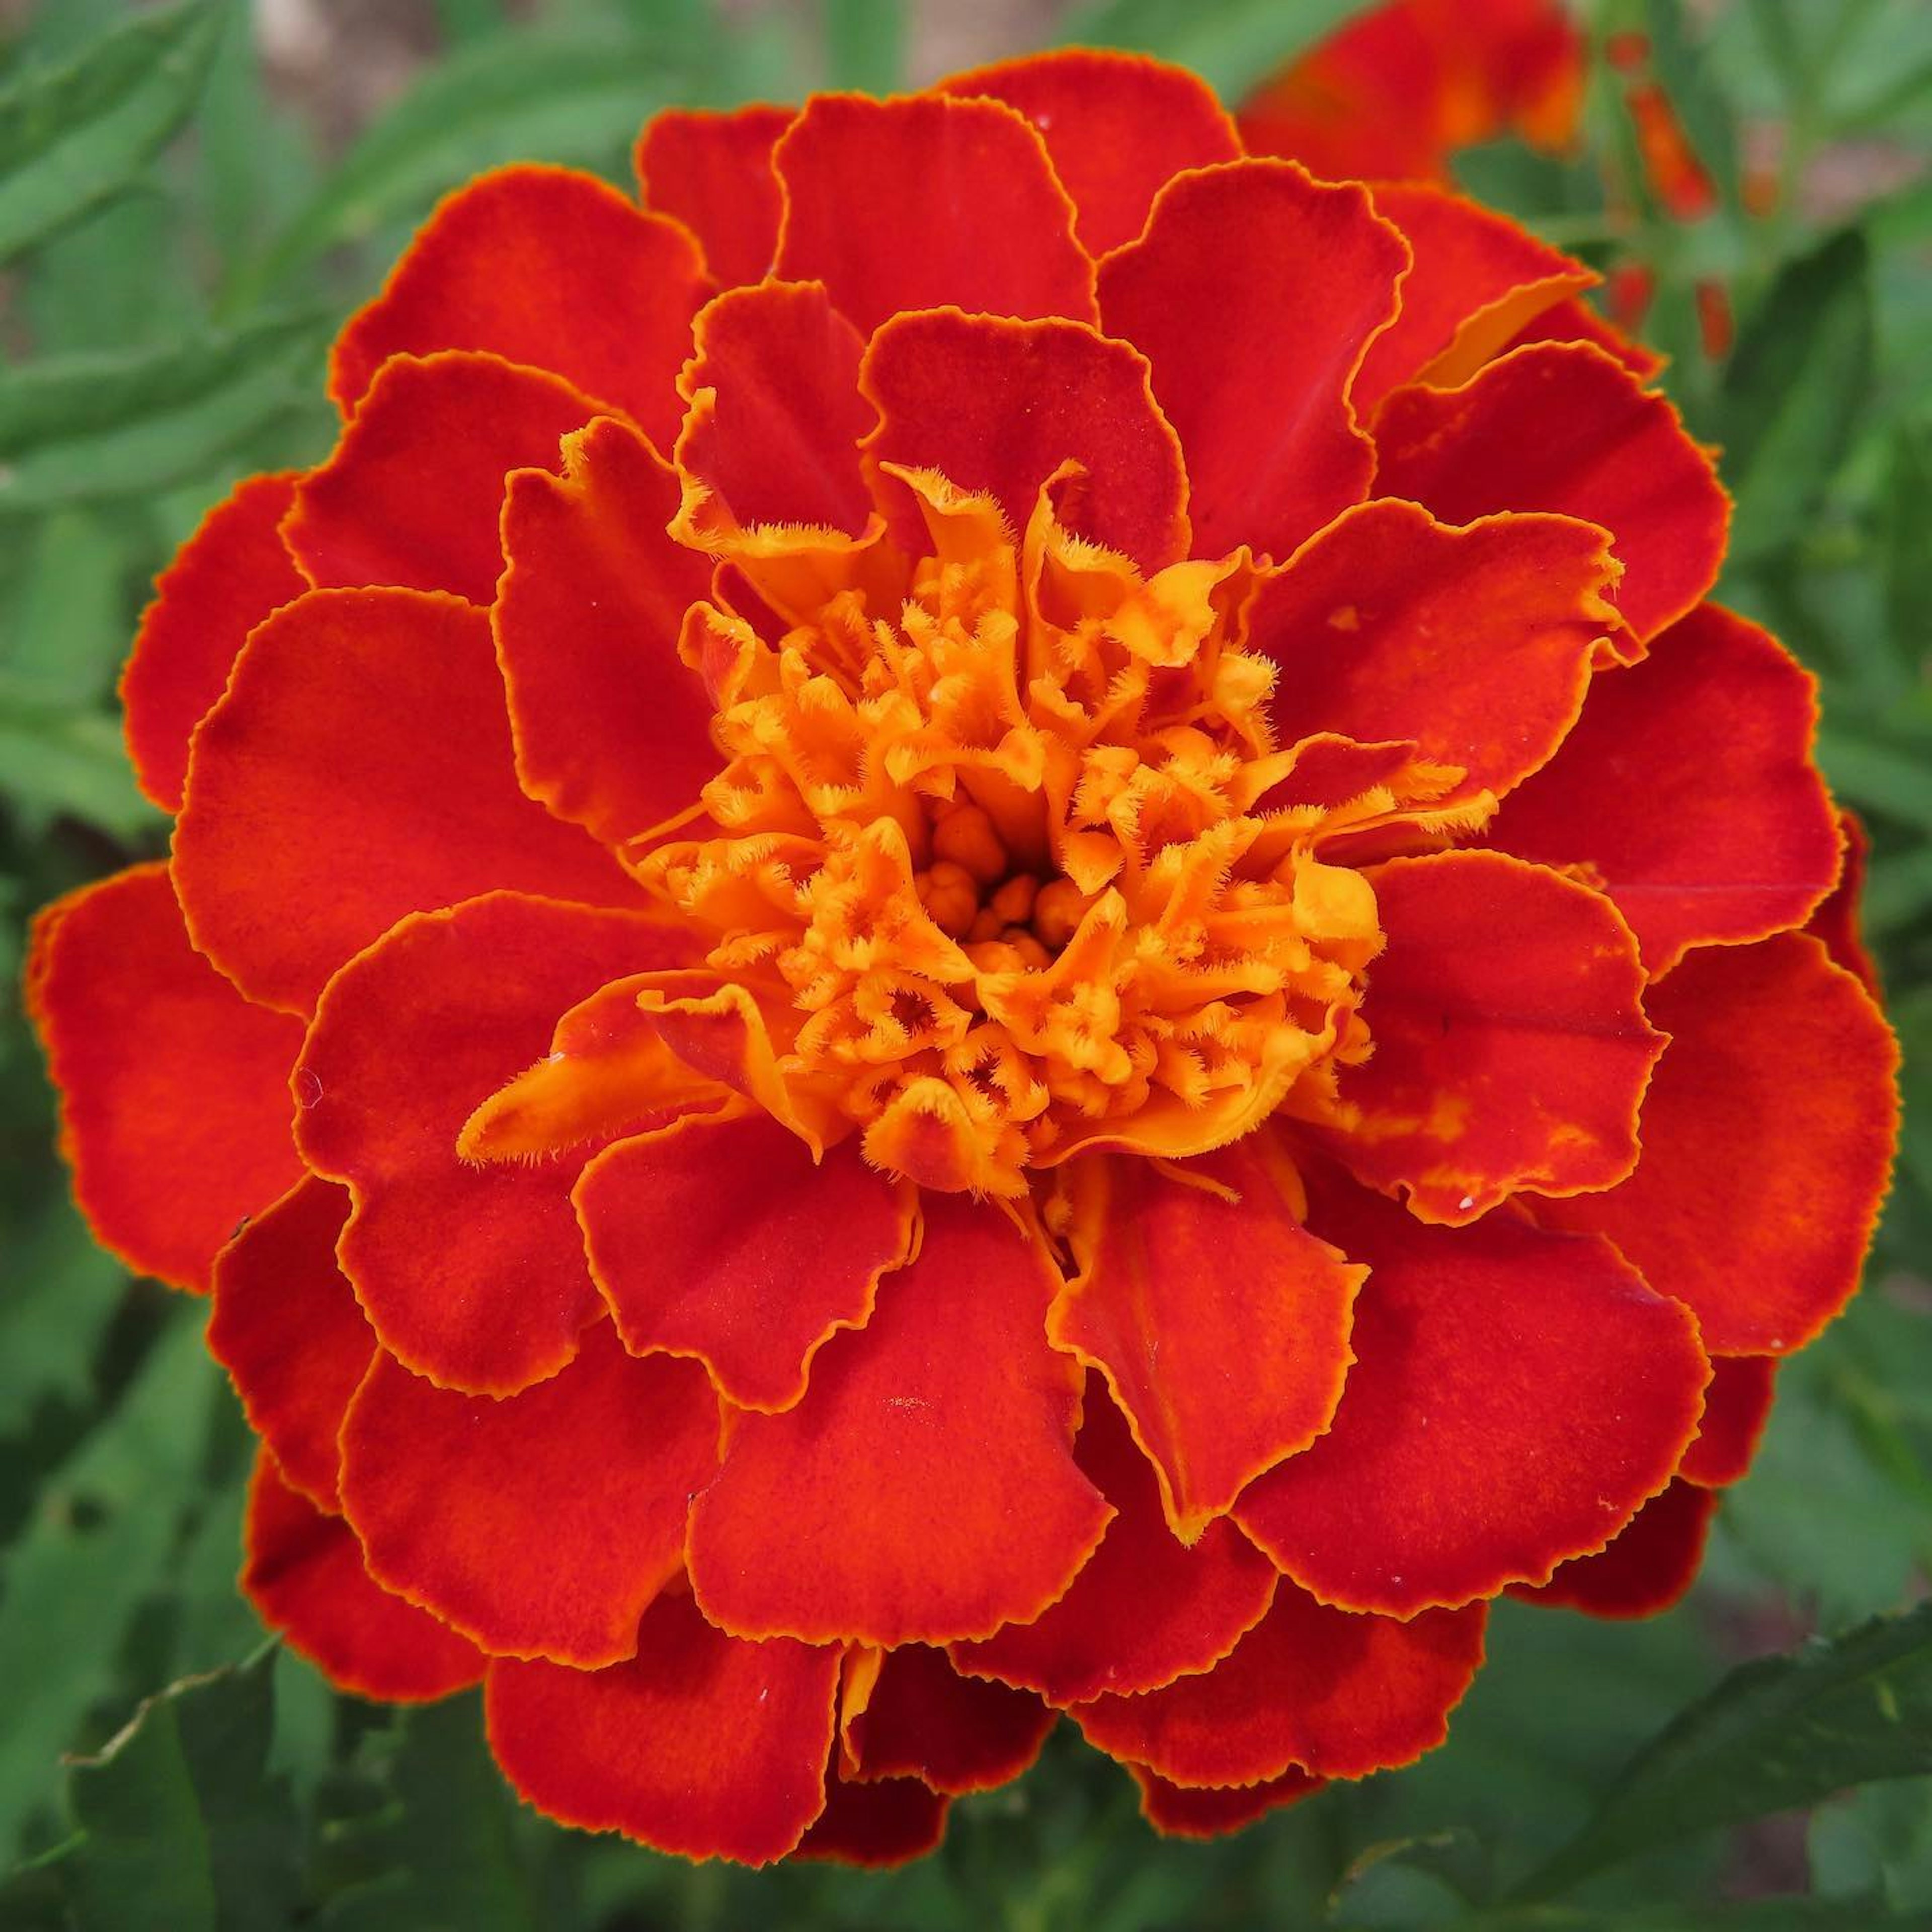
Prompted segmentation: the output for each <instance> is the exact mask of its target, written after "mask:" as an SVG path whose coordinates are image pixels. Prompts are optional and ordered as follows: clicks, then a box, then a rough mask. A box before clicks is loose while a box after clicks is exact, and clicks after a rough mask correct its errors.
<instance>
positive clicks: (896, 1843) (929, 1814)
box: [792, 1771, 953, 1870]
mask: <svg viewBox="0 0 1932 1932" xmlns="http://www.w3.org/2000/svg"><path fill="white" fill-rule="evenodd" d="M952 1806H953V1801H952V1799H950V1798H945V1797H942V1796H941V1795H940V1793H938V1792H936V1791H935V1790H933V1789H932V1787H931V1786H930V1785H929V1784H921V1783H920V1782H919V1780H918V1779H917V1778H880V1780H879V1781H878V1782H877V1784H853V1783H851V1782H850V1781H849V1780H847V1779H846V1778H840V1777H839V1776H838V1775H836V1773H835V1772H830V1771H828V1772H826V1778H825V1809H824V1810H823V1811H821V1812H820V1814H818V1816H817V1818H815V1819H814V1820H813V1821H812V1826H811V1830H810V1831H808V1832H806V1833H805V1836H804V1837H803V1838H802V1839H800V1840H799V1844H798V1849H796V1851H795V1852H793V1854H792V1855H793V1857H794V1858H823V1859H824V1860H826V1861H827V1862H828V1863H829V1864H841V1865H861V1866H864V1867H868V1868H869V1869H871V1870H885V1869H886V1868H888V1867H891V1866H893V1865H903V1864H910V1863H911V1861H913V1859H914V1858H924V1857H925V1856H926V1853H927V1852H932V1851H936V1850H938V1848H939V1843H940V1841H941V1839H942V1838H944V1837H945V1836H946V1814H947V1812H948V1811H950V1810H951V1809H952Z"/></svg>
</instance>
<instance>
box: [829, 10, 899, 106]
mask: <svg viewBox="0 0 1932 1932" xmlns="http://www.w3.org/2000/svg"><path fill="white" fill-rule="evenodd" d="M823 7H824V10H825V50H826V67H827V69H828V73H827V79H828V80H829V81H830V83H831V84H832V86H834V87H850V88H856V89H860V90H862V92H865V93H868V94H890V93H892V92H895V90H896V89H898V88H900V87H902V86H904V84H905V28H906V17H905V10H904V7H901V5H900V4H899V0H823Z"/></svg>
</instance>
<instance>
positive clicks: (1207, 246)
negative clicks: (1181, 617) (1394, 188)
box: [1100, 161, 1409, 556]
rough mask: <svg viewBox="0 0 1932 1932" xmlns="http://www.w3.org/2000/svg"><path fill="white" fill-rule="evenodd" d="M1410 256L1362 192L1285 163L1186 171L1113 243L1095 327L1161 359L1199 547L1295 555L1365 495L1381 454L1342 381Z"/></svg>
mask: <svg viewBox="0 0 1932 1932" xmlns="http://www.w3.org/2000/svg"><path fill="white" fill-rule="evenodd" d="M1408 263H1409V249H1408V247H1407V245H1406V244H1405V243H1404V242H1403V239H1402V237H1401V236H1400V233H1398V232H1397V230H1396V229H1394V227H1393V226H1391V224H1390V223H1388V222H1386V221H1384V220H1382V219H1381V217H1379V216H1378V215H1377V214H1376V212H1375V211H1374V208H1373V205H1372V204H1371V203H1370V200H1369V197H1368V195H1367V192H1366V191H1365V190H1364V189H1362V188H1361V187H1356V186H1353V185H1351V186H1348V187H1324V186H1322V185H1319V184H1317V183H1316V182H1315V181H1312V180H1310V178H1309V177H1308V176H1307V175H1306V174H1305V173H1304V172H1303V171H1302V170H1301V169H1300V168H1298V167H1297V166H1295V164H1294V163H1292V162H1289V161H1235V162H1231V163H1229V164H1227V165H1226V166H1222V167H1214V168H1203V169H1198V170H1197V171H1196V172H1193V173H1190V174H1185V175H1181V176H1179V177H1178V178H1176V179H1175V181H1172V182H1170V183H1169V185H1168V186H1167V187H1166V188H1164V189H1163V190H1162V191H1161V193H1160V196H1159V198H1158V199H1157V200H1156V201H1155V202H1154V212H1153V214H1151V216H1150V217H1149V218H1148V226H1147V232H1146V233H1145V234H1144V235H1143V236H1142V237H1141V239H1139V241H1137V242H1130V244H1129V245H1127V247H1126V248H1122V249H1121V250H1119V251H1118V252H1117V253H1115V254H1112V255H1111V256H1109V257H1108V258H1107V260H1106V263H1105V264H1104V266H1103V268H1102V269H1101V272H1100V313H1101V317H1102V323H1103V326H1104V327H1105V329H1106V332H1107V333H1108V334H1109V335H1121V336H1125V337H1126V338H1127V340H1128V341H1130V342H1132V343H1133V344H1135V345H1136V347H1138V348H1139V350H1141V352H1142V353H1143V354H1144V355H1145V356H1146V357H1147V359H1148V361H1149V362H1151V363H1152V364H1153V365H1154V395H1156V397H1157V398H1159V400H1160V406H1161V407H1162V409H1163V410H1164V411H1165V412H1166V415H1167V418H1168V420H1169V422H1172V424H1173V425H1174V427H1175V430H1176V431H1177V432H1178V434H1179V435H1180V437H1181V448H1182V449H1184V450H1185V451H1186V452H1187V474H1188V476H1189V478H1190V481H1191V483H1192V484H1193V496H1192V498H1191V499H1190V514H1191V515H1192V517H1193V523H1194V535H1195V541H1196V547H1197V548H1198V550H1199V551H1200V553H1201V554H1202V555H1203V556H1218V555H1220V554H1221V553H1223V552H1226V551H1227V550H1232V549H1233V548H1234V547H1235V545H1236V544H1241V543H1246V544H1252V545H1253V546H1254V547H1256V549H1258V550H1268V551H1271V552H1272V553H1274V555H1276V556H1287V555H1288V554H1289V552H1290V551H1292V550H1294V549H1295V547H1296V545H1297V544H1300V543H1301V541H1303V540H1304V538H1307V537H1309V536H1310V535H1313V533H1314V532H1316V530H1319V529H1320V528H1321V527H1322V525H1323V524H1325V523H1327V522H1328V520H1329V519H1330V518H1331V517H1334V516H1336V515H1337V514H1340V512H1341V511H1343V510H1345V509H1346V508H1348V507H1349V505H1350V504H1351V503H1357V502H1361V500H1362V499H1363V498H1364V497H1365V496H1367V494H1368V493H1369V487H1368V486H1369V479H1370V475H1372V474H1373V471H1374V468H1375V459H1374V455H1373V447H1372V446H1371V445H1370V442H1369V440H1368V439H1367V437H1365V436H1364V435H1363V434H1362V433H1361V431H1359V430H1358V428H1356V427H1355V420H1354V418H1353V416H1352V415H1351V413H1350V411H1349V404H1348V392H1349V383H1350V382H1351V380H1352V379H1353V377H1354V376H1355V371H1356V369H1357V368H1358V365H1360V363H1361V359H1362V355H1363V352H1364V350H1365V349H1366V348H1367V346H1368V344H1369V342H1370V339H1371V338H1373V336H1374V335H1376V332H1377V331H1378V330H1379V329H1382V327H1383V326H1385V324H1386V323H1388V321H1389V320H1390V319H1391V317H1393V316H1394V314H1395V313H1396V310H1397V297H1396V283H1397V278H1399V277H1400V275H1401V274H1402V272H1403V269H1405V268H1406V266H1408Z"/></svg>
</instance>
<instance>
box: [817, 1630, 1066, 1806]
mask: <svg viewBox="0 0 1932 1932" xmlns="http://www.w3.org/2000/svg"><path fill="white" fill-rule="evenodd" d="M868 1675H870V1673H868ZM847 1682H848V1687H849V1685H850V1679H849V1676H848V1680H847ZM853 1701H854V1700H853V1699H852V1698H851V1694H850V1689H849V1688H848V1691H847V1713H846V1716H845V1718H844V1721H843V1722H842V1724H841V1730H842V1732H843V1733H844V1748H845V1751H846V1754H847V1775H848V1776H851V1777H854V1778H862V1779H867V1780H870V1779H874V1778H918V1779H919V1781H921V1782H922V1783H923V1784H928V1785H930V1786H931V1787H932V1789H933V1790H935V1791H943V1792H945V1793H947V1794H948V1795H950V1796H960V1795H962V1794H963V1793H966V1792H968V1791H990V1790H992V1789H993V1788H994V1787H995V1786H998V1785H1001V1784H1008V1783H1010V1782H1011V1781H1012V1780H1013V1779H1014V1778H1017V1777H1019V1775H1020V1774H1021V1772H1023V1771H1025V1769H1027V1768H1028V1766H1030V1765H1031V1763H1033V1761H1034V1759H1035V1758H1037V1757H1039V1755H1040V1746H1041V1745H1043V1744H1044V1743H1046V1734H1047V1733H1048V1732H1049V1731H1050V1730H1052V1728H1053V1727H1054V1724H1055V1722H1056V1721H1058V1717H1059V1713H1058V1712H1057V1711H1055V1709H1053V1708H1052V1706H1051V1705H1049V1704H1046V1703H1043V1702H1042V1701H1041V1700H1040V1699H1039V1698H1038V1697H1034V1695H1032V1694H1031V1693H1030V1692H1028V1691H1016V1690H1014V1689H1013V1688H1011V1687H1010V1686H1009V1685H1004V1684H992V1683H989V1682H986V1681H985V1680H983V1679H978V1678H973V1677H962V1676H961V1675H960V1674H959V1672H958V1671H956V1670H954V1669H953V1666H952V1665H951V1664H950V1663H949V1662H948V1661H947V1656H946V1653H945V1652H944V1651H943V1650H935V1649H932V1648H931V1647H930V1646H928V1645H926V1644H922V1643H908V1644H901V1645H900V1646H898V1649H895V1650H889V1651H887V1652H884V1653H883V1656H882V1657H881V1658H880V1660H879V1661H878V1664H877V1675H876V1676H874V1677H873V1678H872V1679H871V1684H870V1686H869V1688H868V1690H867V1691H866V1692H865V1699H864V1702H863V1704H862V1706H861V1707H860V1708H859V1709H856V1710H854V1709H851V1704H852V1703H853Z"/></svg>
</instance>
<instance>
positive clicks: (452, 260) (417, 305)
mask: <svg viewBox="0 0 1932 1932" xmlns="http://www.w3.org/2000/svg"><path fill="white" fill-rule="evenodd" d="M711 293H712V289H711V285H710V283H709V281H708V280H707V279H706V276H705V273H704V266H703V263H702V261H701V260H700V259H699V256H698V252H697V245H696V244H695V243H694V242H693V241H692V239H691V235H690V233H689V231H688V229H685V227H684V226H682V224H681V223H678V222H675V221H671V220H667V219H666V218H665V217H664V216H662V215H659V214H645V213H643V211H641V210H640V208H637V206H636V205H634V203H633V202H630V201H628V200H627V199H625V197H624V196H622V195H621V194H619V193H618V192H617V190H616V189H615V188H613V187H611V186H610V184H608V183H607V182H604V181H599V180H598V178H596V177H595V175H586V174H579V173H577V172H574V171H573V170H571V169H568V168H552V167H532V166H522V167H514V168H499V169H497V170H496V172H494V173H493V174H487V175H481V176H479V177H478V178H477V179H476V180H475V181H472V182H470V183H469V185H468V186H467V187H460V188H458V190H457V191H456V192H455V193H454V194H452V195H451V196H449V197H448V198H447V199H446V200H444V201H443V202H441V203H440V204H439V205H438V206H437V209H436V211H435V212H434V214H431V217H430V218H429V220H428V222H426V223H425V224H424V226H423V227H422V230H421V231H420V232H419V233H418V235H417V236H416V239H415V241H414V242H412V243H411V244H410V248H409V252H408V253H407V254H405V255H404V257H403V258H402V260H401V261H400V262H399V263H397V265H396V266H395V270H394V271H393V272H392V274H391V275H390V277H389V281H388V282H387V283H386V284H385V285H384V287H383V293H381V294H380V295H379V296H377V298H376V299H375V300H374V302H371V303H370V304H369V305H368V307H367V308H364V309H362V310H361V311H359V312H358V313H357V314H356V315H354V316H353V317H350V321H349V323H348V326H347V327H346V328H345V329H344V330H343V332H342V334H341V336H340V337H339V338H338V339H337V341H336V344H335V357H334V359H333V362H332V365H331V368H330V372H329V394H330V395H332V396H333V397H334V398H335V400H336V401H338V403H340V404H341V406H342V408H343V412H344V414H345V415H347V414H348V413H350V411H351V410H353V408H354V407H355V405H356V404H357V403H358V402H359V401H361V400H362V397H363V396H364V395H365V394H366V393H367V392H368V388H369V386H370V384H371V383H373V382H374V380H375V379H376V371H377V370H378V369H380V368H381V367H382V366H383V364H384V363H385V362H387V361H388V359H389V358H390V357H391V356H427V355H428V354H430V353H431V351H433V350H438V349H484V350H488V351H490V353H491V354H493V355H496V356H502V357H503V358H504V359H505V360H506V361H508V362H525V363H528V364H529V365H530V367H531V368H535V369H549V370H553V371H555V372H556V374H558V375H559V376H561V377H563V378H564V379H565V381H567V382H570V383H574V384H576V386H577V387H578V388H579V389H582V390H583V392H585V393H586V395H592V396H599V397H601V398H603V399H604V401H606V402H607V403H613V404H616V407H618V408H619V409H620V410H625V412H627V413H628V414H629V416H631V418H632V419H633V420H634V421H635V422H637V423H638V424H639V425H640V426H641V427H642V428H643V431H644V433H645V434H646V435H647V436H649V437H651V438H652V440H653V441H655V442H656V443H658V444H659V445H660V446H662V447H664V448H665V449H668V448H669V447H670V440H671V438H672V437H673V436H675V435H676V433H677V419H678V417H679V414H680V413H681V412H680V407H679V402H678V397H677V389H676V383H677V372H678V371H679V368H681V367H682V365H683V362H684V359H685V356H686V355H687V354H688V353H689V350H690V347H691V317H693V316H694V315H695V314H697V311H698V310H699V309H700V308H702V307H703V305H704V302H705V301H706V299H707V298H708V297H709V296H710V294H711Z"/></svg>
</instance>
